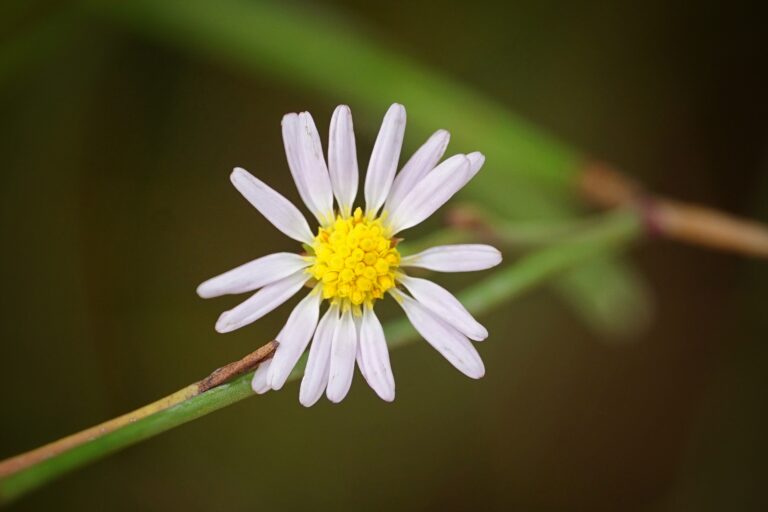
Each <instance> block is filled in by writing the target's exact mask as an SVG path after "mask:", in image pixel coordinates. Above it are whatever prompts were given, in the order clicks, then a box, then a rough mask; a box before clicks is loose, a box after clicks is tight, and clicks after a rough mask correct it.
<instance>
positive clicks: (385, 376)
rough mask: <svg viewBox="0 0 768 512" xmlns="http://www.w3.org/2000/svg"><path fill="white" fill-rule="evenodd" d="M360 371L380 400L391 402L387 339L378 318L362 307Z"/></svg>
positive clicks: (393, 387)
mask: <svg viewBox="0 0 768 512" xmlns="http://www.w3.org/2000/svg"><path fill="white" fill-rule="evenodd" d="M359 352H360V358H359V361H358V364H359V366H360V371H361V373H362V374H363V377H365V380H366V381H368V384H369V385H370V386H371V388H373V390H374V391H375V392H376V394H377V395H379V397H380V398H381V399H382V400H386V401H387V402H391V401H392V400H394V399H395V378H394V377H393V376H392V367H391V365H390V363H389V351H388V350H387V341H386V339H385V338H384V329H382V327H381V323H380V322H379V319H378V318H376V314H375V313H374V312H373V310H372V309H370V308H367V307H366V308H364V311H363V321H362V323H361V324H360V342H359Z"/></svg>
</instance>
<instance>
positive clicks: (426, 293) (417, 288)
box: [398, 276, 488, 341]
mask: <svg viewBox="0 0 768 512" xmlns="http://www.w3.org/2000/svg"><path fill="white" fill-rule="evenodd" d="M398 281H400V282H401V283H403V284H404V285H405V287H406V288H408V291H409V292H410V293H411V295H412V296H413V298H414V299H416V300H417V301H419V302H420V303H422V304H423V305H424V306H426V307H427V308H428V309H429V310H430V311H432V312H433V313H434V314H436V315H437V316H439V317H440V318H442V319H443V320H444V321H445V322H448V323H449V324H451V326H453V328H454V329H457V330H458V331H459V332H461V333H462V334H464V335H465V336H466V337H468V338H469V339H472V340H475V341H482V340H484V339H486V338H487V337H488V330H487V329H486V328H485V327H483V326H482V325H480V323H479V322H478V321H477V320H475V319H474V318H473V317H472V315H471V314H470V313H469V311H467V309H466V308H465V307H464V306H463V305H462V304H461V302H459V299H457V298H456V297H454V296H453V295H452V294H451V292H449V291H448V290H446V289H445V288H443V287H442V286H440V285H438V284H436V283H433V282H432V281H429V280H427V279H419V278H417V277H410V276H400V277H399V278H398Z"/></svg>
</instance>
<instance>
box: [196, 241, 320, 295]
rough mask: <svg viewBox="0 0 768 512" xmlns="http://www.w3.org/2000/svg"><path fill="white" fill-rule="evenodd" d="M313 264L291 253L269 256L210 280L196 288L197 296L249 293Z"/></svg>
mask: <svg viewBox="0 0 768 512" xmlns="http://www.w3.org/2000/svg"><path fill="white" fill-rule="evenodd" d="M310 263H311V262H309V261H307V259H306V258H304V257H302V256H299V255H298V254H294V253H290V252H278V253H275V254H269V255H267V256H262V257H261V258H257V259H255V260H253V261H250V262H248V263H245V264H244V265H240V266H239V267H236V268H233V269H232V270H230V271H229V272H224V273H223V274H221V275H218V276H216V277H212V278H211V279H208V280H207V281H205V282H204V283H203V284H201V285H200V286H198V287H197V294H198V295H199V296H200V297H202V298H204V299H209V298H211V297H218V296H220V295H227V294H235V293H245V292H250V291H253V290H257V289H259V288H261V287H262V286H266V285H268V284H270V283H274V282H275V281H277V280H278V279H282V278H284V277H288V276H289V275H291V274H293V273H295V272H298V271H299V270H301V269H303V268H306V267H308V266H309V265H310Z"/></svg>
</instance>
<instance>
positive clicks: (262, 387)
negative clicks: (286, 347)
mask: <svg viewBox="0 0 768 512" xmlns="http://www.w3.org/2000/svg"><path fill="white" fill-rule="evenodd" d="M271 364H272V360H271V359H267V360H266V361H263V362H262V363H260V364H259V367H258V368H256V371H255V372H253V379H252V380H251V389H253V391H254V392H256V393H258V394H259V395H263V394H264V393H266V392H267V391H269V390H270V389H272V388H271V387H270V386H269V383H268V382H267V373H268V372H269V365H271Z"/></svg>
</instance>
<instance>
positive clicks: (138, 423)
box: [0, 211, 641, 504]
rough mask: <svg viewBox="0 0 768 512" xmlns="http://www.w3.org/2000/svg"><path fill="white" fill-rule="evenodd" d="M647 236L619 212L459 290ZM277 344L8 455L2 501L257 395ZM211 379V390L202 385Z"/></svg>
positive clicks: (481, 287)
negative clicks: (257, 382) (254, 384)
mask: <svg viewBox="0 0 768 512" xmlns="http://www.w3.org/2000/svg"><path fill="white" fill-rule="evenodd" d="M640 235H641V230H640V229H639V219H638V216H637V214H636V213H635V212H627V211H624V212H614V213H611V214H609V215H606V216H605V217H604V219H603V221H602V222H601V223H598V224H597V225H595V226H593V227H591V228H590V229H587V230H585V231H584V232H583V233H580V234H578V235H576V236H574V237H573V238H571V239H569V240H568V241H567V242H565V243H562V244H554V245H552V246H548V247H546V248H544V249H541V250H538V251H534V252H532V253H530V254H528V255H526V256H523V257H521V258H520V259H518V260H517V261H516V262H515V264H513V265H508V266H506V267H504V268H501V269H499V270H498V271H496V272H494V273H493V274H492V275H490V276H488V277H486V278H485V279H483V280H481V281H479V282H477V283H475V284H473V285H472V286H471V287H469V288H468V289H466V290H464V291H463V292H462V293H460V294H459V296H458V297H459V299H460V300H461V301H462V302H463V303H464V304H465V305H466V306H467V308H468V309H469V310H470V311H472V312H474V313H480V312H483V311H488V310H489V309H490V308H493V307H495V306H497V305H499V304H501V303H503V302H504V301H507V300H509V299H511V298H513V297H516V296H518V295H520V294H522V293H524V292H525V291H527V290H529V289H531V288H533V287H535V286H537V285H539V284H542V283H544V282H546V281H547V280H548V279H551V278H553V277H555V276H558V275H561V274H562V273H564V272H566V271H568V270H570V269H573V268H574V267H576V266H578V265H580V264H582V263H584V262H586V261H589V260H590V259H593V258H595V257H598V256H605V255H606V254H611V253H612V252H614V251H616V250H620V249H622V248H625V247H627V246H628V245H629V244H630V243H631V242H632V241H633V240H636V239H637V238H638V237H639V236H640ZM385 332H386V336H387V344H388V345H389V347H390V348H395V347H397V346H402V345H404V344H406V343H409V342H411V341H413V340H414V339H417V338H418V336H417V335H416V332H415V331H414V329H413V328H412V327H411V326H410V324H409V323H408V321H407V320H406V319H404V318H400V319H399V320H396V321H394V322H389V323H387V325H386V326H385ZM275 346H276V342H270V343H268V344H266V345H264V346H263V347H261V348H259V349H258V350H256V351H255V352H254V353H251V354H249V355H247V356H246V357H244V358H243V359H241V360H240V361H237V362H235V363H232V364H230V365H227V366H225V367H223V368H221V369H219V370H216V371H215V372H213V373H212V374H211V375H210V376H209V377H208V378H206V379H203V381H201V382H198V383H195V384H192V385H190V386H187V387H186V388H184V389H182V390H181V391H178V392H176V393H174V394H172V395H169V396H167V397H165V398H163V399H161V400H158V401H157V402H154V403H152V404H150V405H147V406H145V407H142V408H140V409H137V410H136V411H134V412H132V413H129V414H126V415H123V416H120V417H119V418H115V419H113V420H110V421H108V422H106V423H102V424H101V425H97V426H95V427H92V428H89V429H87V430H84V431H82V432H79V433H77V434H74V435H71V436H69V437H66V438H64V439H61V440H59V441H56V442H54V443H51V444H49V445H45V446H43V447H41V448H37V449H35V450H32V451H29V452H27V453H24V454H21V455H17V456H16V457H12V458H10V459H7V460H5V461H2V462H0V504H2V503H6V502H9V501H11V500H13V499H16V498H18V497H20V496H22V495H23V494H25V493H27V492H29V491H31V490H33V489H35V488H37V487H39V486H41V485H44V484H45V483H47V482H50V481H51V480H53V479H54V478H56V477H58V476H61V475H63V474H65V473H67V472H70V471H73V470H75V469H77V468H79V467H82V466H83V465H85V464H87V463H89V462H93V461H95V460H98V459H100V458H102V457H105V456H107V455H109V454H111V453H114V452H117V451H119V450H121V449H123V448H125V447H127V446H130V445H132V444H135V443H138V442H140V441H142V440H144V439H149V438H151V437H154V436H156V435H158V434H160V433H162V432H165V431H166V430H169V429H172V428H175V427H178V426H179V425H182V424H184V423H186V422H188V421H192V420H194V419H197V418H200V417H202V416H205V415H206V414H209V413H211V412H213V411H216V410H219V409H222V408H224V407H227V406H228V405H231V404H233V403H236V402H238V401H240V400H243V399H245V398H248V397H252V396H254V393H253V390H252V389H251V385H250V378H251V374H250V373H245V374H244V375H240V376H239V377H237V376H236V375H239V374H240V373H242V372H247V371H249V370H248V369H250V368H253V367H254V366H256V365H257V364H258V363H260V362H261V361H263V360H265V359H267V358H268V357H270V356H271V355H272V353H273V351H274V348H275ZM305 363H306V359H303V360H302V361H300V362H299V364H297V366H296V368H295V369H294V370H293V372H291V375H290V377H289V380H297V379H299V378H300V377H301V375H302V374H303V372H304V364H305ZM233 377H234V378H233ZM227 379H232V380H227ZM225 381H226V382H225ZM204 383H205V386H207V389H208V390H207V391H206V392H202V391H201V387H202V386H203V385H204ZM211 386H214V387H211Z"/></svg>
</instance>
